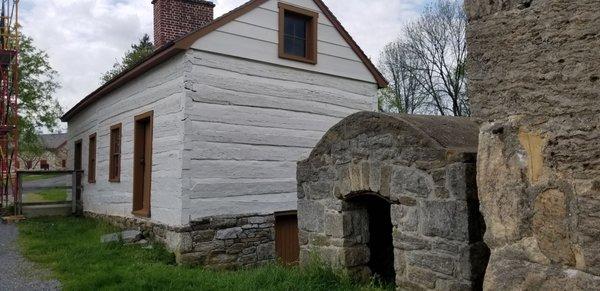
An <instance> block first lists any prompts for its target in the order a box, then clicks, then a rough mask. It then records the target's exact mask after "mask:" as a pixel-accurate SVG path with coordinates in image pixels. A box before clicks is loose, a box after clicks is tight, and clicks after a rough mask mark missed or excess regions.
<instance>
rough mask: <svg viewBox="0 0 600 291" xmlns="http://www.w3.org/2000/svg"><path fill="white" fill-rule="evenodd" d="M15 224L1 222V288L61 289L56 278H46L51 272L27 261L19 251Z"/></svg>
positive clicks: (6, 289) (8, 289)
mask: <svg viewBox="0 0 600 291" xmlns="http://www.w3.org/2000/svg"><path fill="white" fill-rule="evenodd" d="M18 235H19V232H18V230H17V227H16V226H15V225H14V224H3V223H1V222H0V290H1V291H13V290H19V291H20V290H60V283H59V282H58V281H56V280H47V279H45V278H46V277H47V276H48V274H49V272H48V271H47V270H43V269H41V268H40V267H38V266H36V265H35V264H33V263H31V262H29V261H27V260H26V259H25V258H23V256H22V255H21V254H20V253H19V250H18V246H17V236H18Z"/></svg>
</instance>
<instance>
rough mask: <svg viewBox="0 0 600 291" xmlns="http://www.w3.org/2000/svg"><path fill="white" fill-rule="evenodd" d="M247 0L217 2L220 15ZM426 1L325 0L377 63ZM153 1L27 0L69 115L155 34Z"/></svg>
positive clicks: (30, 26) (24, 7)
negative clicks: (138, 45) (133, 46)
mask: <svg viewBox="0 0 600 291" xmlns="http://www.w3.org/2000/svg"><path fill="white" fill-rule="evenodd" d="M246 1H247V0H214V1H213V2H214V3H215V4H216V7H215V17H218V16H220V15H222V14H224V13H226V12H228V11H230V10H232V9H233V8H235V7H237V6H239V5H241V4H243V3H244V2H246ZM425 1H426V0H324V2H325V4H327V5H328V6H329V8H330V9H331V10H332V12H333V13H334V14H335V15H336V16H337V18H338V19H339V20H340V21H341V23H342V24H343V25H344V27H345V28H346V29H347V30H348V31H349V33H350V35H352V37H353V38H354V39H355V40H356V42H357V43H358V44H359V45H360V46H361V48H362V49H363V50H364V51H365V53H366V54H367V56H369V57H370V58H372V59H373V60H374V62H375V63H376V62H377V59H378V56H379V53H380V51H381V49H382V48H383V47H384V46H385V44H387V43H389V42H390V41H393V40H394V39H395V38H396V37H397V36H398V35H399V33H400V31H401V29H402V27H403V25H404V24H405V23H406V22H407V21H410V20H411V19H414V18H415V17H416V16H417V15H418V13H419V11H420V10H421V9H422V6H423V5H424V2H425ZM150 2H151V0H21V2H20V3H21V19H20V22H21V25H22V27H23V32H24V33H25V34H26V35H28V36H30V37H33V39H34V45H36V46H37V47H38V48H40V49H42V50H44V51H46V52H47V53H48V55H49V57H50V63H51V65H52V67H53V68H54V69H55V70H56V71H58V73H59V78H58V81H59V82H60V83H61V85H62V87H61V88H60V89H59V90H58V91H57V92H56V97H57V98H58V100H59V102H60V104H61V106H62V107H63V109H64V110H65V111H66V110H68V109H70V108H71V107H72V106H73V105H75V104H76V103H77V102H79V101H80V100H81V99H83V98H84V97H85V96H86V95H87V94H89V93H90V92H92V91H94V90H95V89H96V88H98V87H99V86H100V76H101V75H102V74H103V73H104V72H106V71H107V70H109V69H110V68H111V67H112V65H113V64H114V63H115V62H116V61H117V60H119V59H121V57H122V56H123V54H124V52H125V51H127V50H128V49H129V47H130V45H131V44H132V43H134V42H136V41H137V40H138V39H139V38H140V37H141V36H142V35H143V34H144V33H148V34H149V35H150V36H152V33H153V28H152V23H153V10H152V4H151V3H150Z"/></svg>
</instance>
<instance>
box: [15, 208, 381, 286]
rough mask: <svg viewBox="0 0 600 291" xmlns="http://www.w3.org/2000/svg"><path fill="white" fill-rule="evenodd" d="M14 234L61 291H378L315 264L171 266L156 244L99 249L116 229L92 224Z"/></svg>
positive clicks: (46, 222)
mask: <svg viewBox="0 0 600 291" xmlns="http://www.w3.org/2000/svg"><path fill="white" fill-rule="evenodd" d="M19 230H20V236H19V244H20V246H21V249H22V250H23V253H24V254H25V256H26V257H27V258H29V259H30V260H32V261H35V262H37V263H40V264H41V265H43V266H46V267H48V268H50V269H51V270H52V271H53V273H54V275H55V276H56V278H58V279H59V280H60V281H61V283H62V286H63V288H64V290H98V289H101V290H178V291H179V290H285V291H290V290H327V291H330V290H380V289H378V287H377V286H376V284H374V283H369V284H366V285H364V284H359V283H355V282H353V281H352V280H351V279H350V278H349V276H347V275H344V274H342V273H341V272H336V271H333V270H331V269H329V268H325V267H321V266H320V264H313V265H311V266H309V267H306V268H298V267H293V268H286V267H281V266H276V265H270V266H265V267H260V268H255V269H245V270H238V271H211V270H206V269H202V268H188V267H182V266H176V265H175V262H174V257H173V255H171V254H169V253H168V252H166V251H165V250H164V248H162V247H160V246H158V245H156V246H154V248H153V249H143V248H141V247H140V246H124V245H120V244H108V245H103V244H101V243H100V236H101V235H103V234H106V233H110V232H114V231H116V229H115V228H113V227H111V226H108V225H106V224H103V223H99V222H97V221H95V220H91V219H81V218H45V219H36V220H28V221H25V222H22V223H20V224H19Z"/></svg>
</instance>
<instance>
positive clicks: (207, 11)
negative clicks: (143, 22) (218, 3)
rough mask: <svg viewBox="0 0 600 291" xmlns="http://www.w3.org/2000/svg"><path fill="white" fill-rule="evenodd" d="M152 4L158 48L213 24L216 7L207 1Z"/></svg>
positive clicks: (173, 0)
mask: <svg viewBox="0 0 600 291" xmlns="http://www.w3.org/2000/svg"><path fill="white" fill-rule="evenodd" d="M152 4H154V45H155V46H156V47H157V48H159V47H161V46H163V45H164V44H166V43H168V42H170V41H172V40H175V39H177V38H179V37H181V36H184V35H186V34H188V33H190V32H192V31H194V30H196V29H198V28H200V27H202V26H205V25H206V24H208V23H209V22H211V21H212V20H213V9H214V7H215V4H214V3H212V2H210V1H206V0H153V1H152Z"/></svg>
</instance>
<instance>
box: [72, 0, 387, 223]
mask: <svg viewBox="0 0 600 291" xmlns="http://www.w3.org/2000/svg"><path fill="white" fill-rule="evenodd" d="M178 1H181V2H182V3H183V4H177V3H176V2H178ZM155 2H156V3H154V5H155V17H163V16H161V15H163V14H164V13H165V10H164V9H165V7H166V6H165V5H205V6H203V7H202V9H200V10H199V11H200V12H206V9H209V8H210V17H211V19H210V20H208V21H206V23H204V24H202V26H201V27H200V28H198V29H196V30H193V31H191V32H190V31H187V32H185V33H184V32H180V33H179V34H183V35H184V36H182V37H177V35H174V36H173V37H176V38H174V39H175V40H174V41H170V42H166V43H165V44H164V45H162V46H161V47H160V48H158V49H157V50H156V52H155V53H154V54H153V55H152V56H151V57H150V58H148V59H147V60H146V61H144V62H143V63H141V64H139V65H138V66H136V67H135V68H133V69H131V70H129V71H128V72H125V73H124V74H122V75H120V76H118V77H117V78H115V79H114V80H112V81H111V82H109V83H107V84H105V85H104V86H102V87H101V88H99V89H98V90H96V91H95V92H93V93H92V94H90V95H89V96H87V97H86V98H85V99H83V100H82V101H81V102H80V103H79V104H77V105H76V106H75V107H74V108H72V109H71V110H70V111H69V112H67V113H66V114H65V115H64V116H63V118H62V119H63V121H67V122H68V134H69V146H70V150H69V153H70V154H71V157H70V159H69V163H70V166H71V167H72V168H78V167H80V168H81V169H83V170H84V171H85V174H84V190H83V195H82V197H83V198H82V200H83V207H84V210H85V211H86V212H88V213H93V214H96V215H106V216H113V217H124V218H135V217H140V218H141V219H144V220H145V221H150V222H152V223H156V224H161V225H168V226H177V227H182V226H186V225H189V224H190V222H193V221H199V220H202V219H205V218H207V217H215V216H223V215H228V216H238V215H239V216H244V215H253V214H260V215H272V214H273V213H278V212H289V211H293V210H295V209H296V208H297V206H296V204H297V197H296V187H297V183H296V163H297V162H298V161H300V160H302V159H304V158H306V157H307V156H308V154H309V153H310V152H311V150H312V148H313V147H314V146H315V145H316V144H317V142H318V141H319V140H320V139H321V137H322V136H323V135H324V134H325V132H326V131H327V130H328V129H329V128H330V127H331V126H333V125H334V124H336V123H337V122H339V121H340V120H341V119H343V118H344V117H346V116H348V115H350V114H352V113H355V112H357V111H364V110H367V111H373V110H375V109H376V103H377V102H376V94H377V90H378V89H379V88H381V87H383V86H385V85H386V82H385V80H384V79H383V77H382V76H381V74H380V73H379V72H378V71H377V69H376V68H375V67H374V66H373V64H372V63H371V62H370V61H369V59H368V58H367V57H366V56H365V55H364V53H363V52H362V50H360V48H359V47H358V46H357V44H356V43H355V42H354V41H353V40H352V38H351V37H350V36H349V35H348V33H347V32H346V31H345V30H344V29H343V27H342V26H341V24H340V23H339V22H338V21H337V20H336V18H335V17H334V16H333V15H332V14H331V12H330V11H329V9H327V7H326V6H325V4H324V3H323V2H322V1H320V0H288V1H277V0H252V1H250V2H248V3H246V4H244V5H242V6H240V7H239V8H237V9H235V10H233V11H231V12H229V13H227V14H225V15H223V16H222V17H220V18H217V19H214V20H212V7H214V5H212V3H210V2H207V1H204V0H158V1H155ZM184 2H185V3H184ZM211 5H212V6H211ZM207 7H208V8H207ZM167 8H169V7H167ZM179 8H181V9H184V10H186V11H191V12H190V13H196V12H197V11H196V12H194V11H195V10H194V9H189V8H186V7H179ZM169 9H170V10H168V11H175V9H173V6H170V8H169ZM157 10H158V11H157ZM168 11H167V13H168ZM155 21H158V20H157V19H155ZM181 21H185V20H181ZM160 23H164V21H163V22H160ZM286 25H287V28H285V27H286ZM158 29H159V30H160V29H161V28H160V27H159V28H158ZM162 33H163V35H162V36H161V37H163V38H164V31H162ZM155 34H157V32H155ZM155 38H156V37H155ZM282 42H283V43H282ZM119 131H120V137H119V136H116V135H118V132H119ZM111 132H112V135H115V136H113V138H112V139H111ZM90 144H91V147H90ZM94 145H95V148H93V147H94ZM111 145H112V146H111ZM78 147H79V148H78ZM78 153H79V154H78ZM111 159H112V160H113V162H112V163H111V162H110V160H111ZM136 168H137V169H136Z"/></svg>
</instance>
